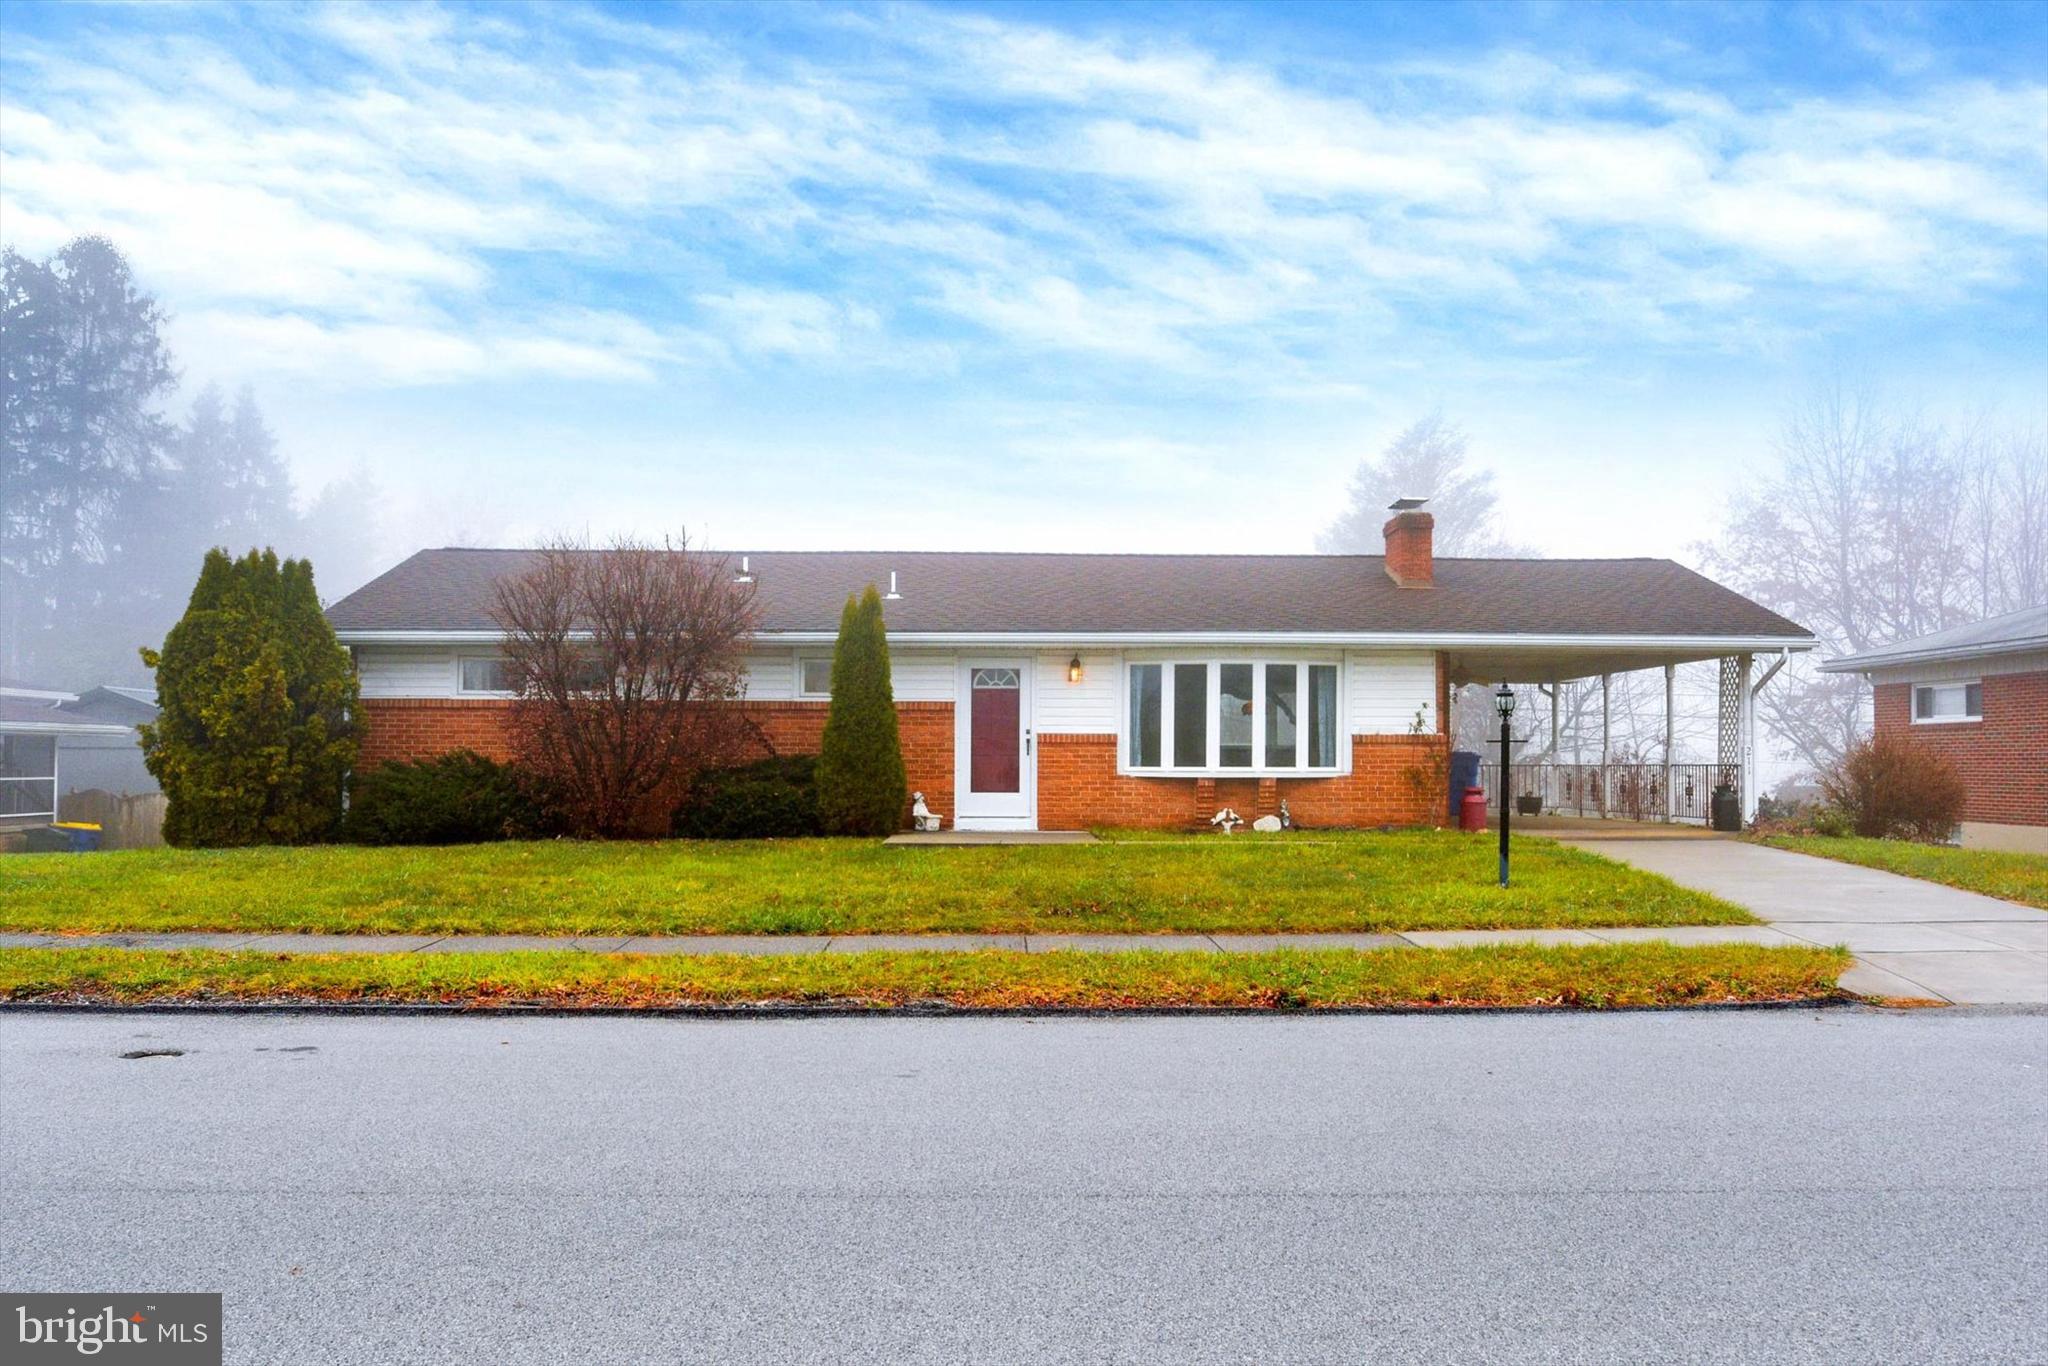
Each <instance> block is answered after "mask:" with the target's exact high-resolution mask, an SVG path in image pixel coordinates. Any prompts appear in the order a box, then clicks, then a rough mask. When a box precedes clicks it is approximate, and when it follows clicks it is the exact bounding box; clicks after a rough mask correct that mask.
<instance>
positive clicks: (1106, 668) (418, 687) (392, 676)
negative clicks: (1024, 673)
mask: <svg viewBox="0 0 2048 1366" xmlns="http://www.w3.org/2000/svg"><path fill="white" fill-rule="evenodd" d="M486 653H489V650H488V648H487V647H477V646H465V647H462V648H461V649H459V650H458V649H457V648H455V647H453V646H419V645H358V646H357V647H355V655H356V669H357V673H358V676H359V678H360V679H361V682H362V690H363V696H364V697H455V696H458V695H459V694H458V693H457V691H456V659H457V657H458V655H462V654H486ZM815 653H818V651H817V649H816V648H815V647H807V648H805V649H803V650H795V649H780V650H764V651H759V652H757V653H756V654H754V655H752V656H751V657H749V659H748V660H747V696H748V697H749V698H752V699H754V700H755V701H762V702H778V701H787V700H789V699H790V698H793V697H795V696H796V661H797V657H798V656H799V655H800V654H805V655H808V654H815ZM1225 653H1231V654H1236V653H1237V652H1234V651H1232V652H1223V651H1215V652H1210V651H1204V652H1202V654H1201V655H1200V656H1199V657H1204V658H1208V657H1214V658H1221V657H1223V655H1224V654H1225ZM1172 654H1173V652H1158V651H1144V652H1133V654H1132V655H1131V656H1130V657H1132V658H1154V659H1158V658H1171V657H1172ZM1072 657H1073V651H1071V650H1065V651H1058V652H1052V651H1038V652H1034V654H1033V660H1034V666H1033V675H1032V676H1033V681H1034V682H1035V683H1036V684H1037V686H1036V687H1035V688H1033V689H1032V703H1033V706H1032V709H1033V713H1034V715H1033V728H1034V729H1036V730H1038V731H1040V732H1042V733H1045V734H1078V735H1117V734H1120V733H1121V732H1122V730H1123V717H1122V708H1123V681H1122V674H1123V671H1124V665H1125V656H1124V655H1122V654H1119V653H1116V652H1109V651H1103V652H1096V653H1089V654H1084V655H1082V656H1081V681H1080V682H1079V683H1069V682H1067V661H1068V660H1069V659H1071V658H1072ZM1181 657H1182V658H1196V657H1198V656H1196V655H1195V654H1194V653H1192V652H1186V653H1183V654H1182V656H1181ZM1238 657H1239V658H1272V657H1274V656H1273V655H1271V654H1270V653H1269V652H1264V651H1248V652H1245V653H1243V654H1240V655H1238ZM1303 657H1304V658H1307V657H1309V656H1303ZM1314 657H1316V658H1322V659H1334V658H1335V656H1334V655H1317V656H1314ZM956 659H957V656H956V655H955V654H954V653H953V652H951V651H947V652H944V653H941V652H938V651H915V650H904V651H896V652H894V653H893V654H892V658H891V663H892V664H893V666H894V684H895V692H896V700H897V701H899V702H950V701H952V700H953V697H954V689H955V674H956V672H957V667H956ZM1339 687H1340V688H1342V690H1343V700H1342V703H1341V705H1342V709H1343V714H1344V721H1345V725H1346V726H1347V727H1348V730H1347V732H1346V734H1349V735H1405V734H1406V733H1407V732H1408V730H1409V727H1410V726H1411V725H1412V724H1413V723H1414V720H1415V713H1416V711H1417V710H1418V709H1420V710H1421V711H1422V712H1423V715H1424V718H1425V722H1426V724H1427V725H1429V726H1430V727H1432V728H1433V727H1434V726H1435V725H1436V700H1435V697H1436V656H1435V655H1434V654H1433V653H1431V652H1430V651H1428V650H1388V651H1376V650H1352V651H1349V652H1347V653H1346V654H1345V655H1344V670H1343V677H1342V678H1341V679H1340V680H1339ZM1339 751H1340V762H1341V763H1343V764H1344V765H1345V766H1347V767H1348V765H1349V763H1350V745H1349V744H1348V743H1346V742H1343V741H1342V740H1340V744H1339Z"/></svg>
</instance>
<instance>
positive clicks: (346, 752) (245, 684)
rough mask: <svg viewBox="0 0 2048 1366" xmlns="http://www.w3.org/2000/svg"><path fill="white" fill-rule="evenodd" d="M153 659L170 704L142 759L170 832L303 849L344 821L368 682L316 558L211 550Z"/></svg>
mask: <svg viewBox="0 0 2048 1366" xmlns="http://www.w3.org/2000/svg"><path fill="white" fill-rule="evenodd" d="M143 662H144V663H145V664H147V665H149V666H150V667H151V668H153V669H155V670H156V675H157V702H158V705H159V707H160V708H161V711H160V713H159V715H158V717H157V719H156V721H155V722H153V723H151V724H149V725H145V726H143V727H142V749H143V758H144V761H145V762H146V763H147V764H148V766H149V771H150V772H151V773H152V774H154V775H155V776H156V779H157V782H158V783H159V785H161V786H162V788H163V790H164V794H165V796H166V797H168V798H169V799H170V804H169V809H168V810H167V811H166V812H165V816H164V838H165V839H166V840H167V841H169V842H170V843H172V844H175V845H185V846H201V847H220V846H234V845H247V844H265V843H277V844H301V843H305V842H307V841H309V840H315V839H319V838H320V837H322V836H323V835H325V834H327V833H328V832H329V831H330V830H331V829H332V828H333V827H334V825H335V823H336V822H337V821H338V820H339V819H340V816H341V797H342V783H343V781H344V778H345V776H346V774H347V772H348V769H349V766H350V765H351V764H353V763H354V762H355V739H354V733H353V729H352V726H351V721H350V716H351V713H352V711H353V709H354V706H355V700H356V683H355V676H354V673H353V672H352V671H351V670H350V668H349V662H348V656H347V654H346V652H344V651H343V650H342V648H341V646H340V644H339V643H338V642H336V640H335V639H334V632H333V630H332V628H330V627H329V626H328V625H327V622H326V619H325V618H324V617H322V616H321V615H320V605H319V601H318V599H317V598H316V597H315V596H314V591H313V570H312V566H311V565H310V564H307V563H306V562H304V561H301V560H286V561H283V562H282V563H280V562H279V561H278V558H277V555H276V554H275V552H273V551H268V550H264V551H255V550H252V551H250V552H249V553H248V554H247V555H245V556H243V557H242V558H241V559H240V560H232V559H230V558H229V557H228V553H227V552H226V551H225V550H218V549H216V550H210V551H208V552H207V554H206V560H205V563H204V565H203V566H202V567H201V569H200V573H199V581H198V583H197V584H196V585H195V586H194V587H193V590H192V598H191V601H190V603H189V604H188V605H187V606H186V609H185V615H184V617H183V618H182V619H181V620H180V621H179V622H178V624H177V625H176V626H174V627H172V628H171V632H170V635H169V636H168V637H167V638H166V639H165V641H164V648H163V649H162V651H161V652H159V651H154V650H145V651H143Z"/></svg>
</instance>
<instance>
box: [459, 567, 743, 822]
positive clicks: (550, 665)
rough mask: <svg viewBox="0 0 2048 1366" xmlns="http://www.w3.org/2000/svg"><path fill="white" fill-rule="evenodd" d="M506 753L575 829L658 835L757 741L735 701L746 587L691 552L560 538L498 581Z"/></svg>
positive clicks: (740, 678) (738, 693) (740, 669)
mask: <svg viewBox="0 0 2048 1366" xmlns="http://www.w3.org/2000/svg"><path fill="white" fill-rule="evenodd" d="M494 616H495V617H496V619H497V622H498V625H499V626H500V627H501V628H502V629H503V630H504V632H505V646H504V648H505V657H506V660H507V664H508V667H509V669H510V672H511V676H512V677H511V685H512V687H513V688H514V689H515V690H516V692H517V693H518V698H517V700H516V701H515V702H514V703H513V717H512V720H513V727H512V730H513V748H514V753H515V755H516V757H517V758H518V759H519V760H520V761H521V762H522V763H524V764H525V765H526V766H527V767H528V768H529V770H530V771H531V772H532V773H533V774H534V775H535V776H536V778H538V779H539V781H540V782H541V784H542V786H543V787H544V788H545V789H546V790H547V791H548V793H549V794H550V797H551V799H552V801H553V802H554V803H556V804H557V805H558V806H559V808H560V811H561V813H562V815H563V817H564V818H565V819H566V820H567V822H568V823H569V825H570V826H571V828H572V829H574V830H575V831H576V832H577V833H579V834H588V835H597V836H605V837H621V836H647V835H658V834H664V833H666V832H667V829H668V820H669V814H670V812H672V811H673V810H674V808H675V805H676V803H677V801H678V800H680V799H681V797H682V796H683V794H684V793H685V792H686V791H687V790H688V788H689V785H690V783H691V781H692V780H694V779H695V777H696V776H697V775H698V774H699V773H701V772H703V771H704V770H705V769H707V768H712V767H717V766H719V765H722V764H726V763H731V762H733V761H734V760H736V759H737V758H738V757H740V755H741V754H743V753H744V752H746V750H747V749H748V748H749V747H750V746H751V745H753V744H755V743H757V742H758V739H759V736H758V733H757V732H756V731H755V729H754V727H753V725H752V723H751V722H750V721H749V719H748V718H747V717H746V715H745V713H744V710H743V708H741V707H739V706H737V705H734V704H736V703H737V702H738V700H739V698H740V696H741V689H742V685H743V679H744V662H745V653H746V647H747V642H748V641H749V639H750V638H751V637H752V634H753V629H754V599H753V587H752V585H751V584H748V583H740V582H737V581H736V577H735V575H734V573H733V571H732V568H731V566H730V565H728V564H727V563H726V561H725V559H724V558H723V557H721V556H718V555H713V554H708V553H703V552H692V551H690V550H689V549H688V546H687V543H686V542H684V541H682V540H680V539H679V540H678V541H676V542H673V543H665V544H662V545H651V544H648V543H645V542H640V541H633V540H619V541H617V542H614V543H613V544H612V545H610V546H609V547H606V548H604V549H601V550H600V549H593V548H592V547H590V546H588V545H587V544H584V543H580V542H576V541H569V540H561V541H556V542H553V543H551V544H548V545H545V546H543V547H542V548H541V549H540V550H539V551H538V552H537V553H536V555H535V556H534V559H533V562H532V564H531V565H530V566H529V567H528V568H527V569H526V571H525V572H523V573H521V574H519V575H517V576H514V577H511V578H508V579H504V580H501V581H500V582H499V585H498V589H497V603H496V607H495V611H494Z"/></svg>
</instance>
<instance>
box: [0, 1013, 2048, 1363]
mask: <svg viewBox="0 0 2048 1366" xmlns="http://www.w3.org/2000/svg"><path fill="white" fill-rule="evenodd" d="M139 1048H181V1049H183V1050H185V1053H184V1056H182V1057H159V1058H146V1059H138V1060H124V1059H121V1058H119V1057H118V1056H117V1055H118V1054H120V1053H122V1052H124V1051H128V1050H132V1049H139ZM0 1173H4V1176H0V1287H5V1288H8V1289H13V1290H78V1289H97V1290H116V1289H152V1290H160V1291H161V1290H219V1291H223V1292H225V1294H226V1297H227V1298H226V1304H227V1341H228V1345H229V1359H230V1360H232V1361H251V1362H253V1361H265V1362H270V1361H275V1362H293V1363H302V1362H357V1361H360V1362H377V1363H391V1362H433V1363H442V1362H489V1363H494V1364H495V1363H504V1362H523V1361H564V1362H602V1363H612V1362H640V1361H649V1362H653V1361H663V1362H669V1361H717V1362H728V1361H755V1360H762V1361H769V1360H863V1361H942V1362H961V1361H1033V1362H1041V1361H1067V1360H1073V1361H1145V1362H1159V1361H1259V1362H1285V1361H1332V1362H1357V1361H1374V1360H1378V1361H1390V1362H1391V1361H1399V1362H1410V1361H1509V1362H1519V1361H1615V1362H1650V1361H1659V1362H1662V1361H1741V1362H1762V1361H1798V1362H1814V1361H1855V1362H1873V1361H1883V1362H1943V1361H1970V1362H2040V1361H2044V1360H2048V1015H2038V1014H2037V1015H1984V1014H1964V1013H1960V1012H1922V1013H1915V1014H1905V1015H1880V1014H1874V1013H1866V1012H1856V1011H1843V1010H1833V1011H1807V1012H1797V1013H1744V1014H1656V1015H1624V1016H1604V1017H1603V1016H1587V1015H1578V1016H1543V1017H1537V1016H1463V1017H1437V1018H1415V1017H1349V1018H1333V1019H1321V1020H1311V1019H1301V1018H1284V1019H1279V1018H1264V1019H1260V1018H1218V1019H1187V1018H1181V1019H1126V1020H1101V1019H1066V1020H989V1019H981V1020H931V1019H922V1020H920V1019H894V1020H887V1019H876V1020H785V1021H779V1022H708V1021H689V1020H662V1019H627V1020H620V1019H502V1018H500V1019H484V1018H471V1019H455V1018H449V1019H419V1018H378V1019H361V1018H313V1017H304V1016H295V1017H264V1018H225V1017H220V1016H169V1017H167V1016H163V1015H123V1016H100V1017H81V1016H28V1015H22V1014H12V1015H0Z"/></svg>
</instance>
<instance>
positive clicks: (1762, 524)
mask: <svg viewBox="0 0 2048 1366" xmlns="http://www.w3.org/2000/svg"><path fill="white" fill-rule="evenodd" d="M1775 454H1776V456H1777V459H1778V471H1777V473H1776V475H1775V476H1774V477H1772V478H1770V479H1768V480H1766V481H1764V482H1763V483H1761V484H1760V485H1758V486H1757V487H1756V488H1754V489H1753V490H1751V491H1750V492H1748V493H1745V494H1743V495H1742V496H1740V497H1738V498H1737V499H1736V500H1735V503H1734V505H1733V508H1732V514H1731V517H1730V520H1729V523H1728V527H1727V530H1726V532H1725V533H1724V535H1723V536H1722V538H1721V540H1720V541H1719V542H1717V543H1715V544H1713V545H1710V546H1706V547H1702V556H1703V560H1704V563H1705V566H1706V568H1707V570H1708V572H1710V573H1713V574H1714V575H1715V576H1716V577H1719V578H1721V579H1722V580H1723V581H1724V582H1727V583H1729V584H1731V585H1733V586H1734V587H1736V588H1739V589H1741V590H1742V591H1743V592H1745V593H1747V594H1748V595H1749V596H1751V597H1753V598H1755V599H1757V600H1758V601H1759V602H1762V603H1764V604H1765V605H1766V606H1769V607H1771V608H1773V609H1775V610H1777V611H1779V612H1782V613H1783V614H1784V615H1786V616H1788V617H1791V618H1792V619H1793V620H1794V621H1797V622H1799V623H1801V624H1802V625H1805V626H1807V627H1809V628H1811V629H1812V630H1813V632H1814V634H1815V635H1817V636H1818V637H1819V638H1820V641H1821V646H1822V649H1821V654H1822V655H1823V656H1826V655H1834V654H1846V653H1853V652H1855V651H1858V650H1864V649H1868V648H1871V647H1872V646H1876V645H1882V644H1885V643H1886V642H1889V641H1893V640H1900V639H1905V638H1908V637H1911V636H1917V635H1923V634H1925V633H1927V632H1929V631H1937V630H1940V629H1942V628H1943V627H1946V626H1954V625H1959V624H1961V623H1964V622H1969V621H1975V620H1979V619H1981V618H1983V617H1986V616H1996V615H1998V614H2000V613H2003V612H2012V611H2018V610H2019V609H2021V608H2024V607H2032V606H2037V605H2039V604H2041V603H2042V602H2044V601H2048V568H2044V563H2048V549H2044V548H2043V547H2044V545H2048V462H2044V459H2043V449H2042V443H2041V439H2040V436H2039V434H2038V433H2037V432H1998V431H1995V430H1992V428H1991V427H1990V424H1989V423H1988V422H1984V421H1980V422H1978V423H1974V424H1972V425H1971V426H1969V427H1967V428H1963V429H1961V430H1957V431H1945V430H1943V429H1942V428H1940V427H1937V426H1934V425H1932V424H1930V423H1928V422H1926V421H1925V420H1923V419H1921V418H1920V417H1918V416H1917V415H1915V414H1912V413H1908V412H1903V411H1900V410H1899V409H1897V408H1896V407H1893V406H1890V405H1887V404H1885V403H1883V402H1881V401H1880V400H1879V399H1878V398H1877V397H1876V396H1875V395H1874V394H1873V393H1872V392H1871V391H1870V390H1868V389H1866V388H1858V387H1855V386H1852V385H1848V384H1845V383H1842V382H1840V381H1833V382H1829V383H1827V384H1824V385H1821V386H1819V387H1818V388H1816V389H1815V390H1814V391H1813V392H1812V393H1811V394H1809V395H1808V396H1807V398H1806V399H1805V400H1804V401H1803V402H1802V403H1800V404H1799V405H1798V406H1797V407H1796V408H1795V409H1794V410H1793V411H1792V412H1791V413H1790V414H1789V415H1788V416H1787V418H1786V421H1785V425H1784V428H1783V430H1782V432H1781V434H1780V436H1779V439H1778V442H1777V449H1776V452H1775ZM1865 701H1866V690H1865V689H1864V687H1863V685H1862V683H1861V681H1860V680H1858V679H1856V678H1854V677H1850V676H1842V675H1829V674H1820V673H1818V672H1816V671H1815V669H1814V667H1813V661H1811V660H1805V659H1800V660H1796V661H1795V662H1794V664H1793V665H1791V666H1790V667H1788V668H1787V669H1786V670H1785V673H1784V674H1783V675H1781V677H1780V679H1779V680H1778V681H1777V682H1776V683H1774V684H1773V685H1772V686H1771V687H1770V688H1769V689H1767V690H1766V691H1765V692H1764V693H1762V694H1761V695H1760V697H1759V698H1758V712H1759V716H1760V718H1761V719H1762V721H1763V722H1764V723H1765V724H1766V725H1767V726H1769V727H1770V728H1771V729H1772V730H1773V731H1775V732H1776V733H1777V735H1778V736H1779V737H1780V738H1781V739H1782V741H1783V742H1784V743H1785V744H1786V745H1787V746H1788V747H1789V748H1790V750H1791V751H1792V752H1793V753H1795V754H1796V755H1797V756H1798V757H1800V758H1801V759H1803V760H1804V761H1805V762H1806V763H1808V764H1810V765H1812V766H1813V767H1814V768H1815V769H1816V770H1822V771H1825V770H1827V769H1830V768H1832V767H1834V766H1835V764H1836V763H1837V762H1838V761H1839V760H1840V758H1841V756H1842V755H1843V754H1844V753H1846V752H1847V750H1848V749H1849V747H1850V746H1851V745H1853V744H1854V743H1855V742H1856V740H1857V738H1858V737H1859V736H1860V735H1861V734H1862V732H1863V730H1864V718H1865V711H1866V707H1865Z"/></svg>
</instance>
